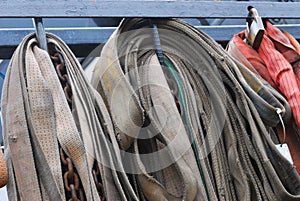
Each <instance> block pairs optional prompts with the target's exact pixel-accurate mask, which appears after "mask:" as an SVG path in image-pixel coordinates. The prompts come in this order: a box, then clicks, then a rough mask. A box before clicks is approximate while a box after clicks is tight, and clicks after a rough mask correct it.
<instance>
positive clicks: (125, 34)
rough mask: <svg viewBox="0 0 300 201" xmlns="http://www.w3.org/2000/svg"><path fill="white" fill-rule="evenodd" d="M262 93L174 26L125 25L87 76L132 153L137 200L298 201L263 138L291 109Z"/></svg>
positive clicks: (232, 64)
mask: <svg viewBox="0 0 300 201" xmlns="http://www.w3.org/2000/svg"><path fill="white" fill-rule="evenodd" d="M152 24H154V25H155V26H157V27H158V30H156V29H155V26H153V25H152ZM157 34H158V35H159V38H158V37H157ZM259 62H261V63H263V62H264V61H263V60H260V61H259ZM116 79H117V80H116ZM265 84H266V81H264V80H263V79H260V78H258V77H257V74H256V72H255V71H253V70H252V72H251V71H250V70H249V69H248V68H247V67H245V65H243V64H241V63H240V62H237V61H236V60H233V59H232V58H231V57H230V56H229V55H228V53H227V52H226V51H225V50H224V49H222V47H220V46H219V45H218V44H217V43H216V42H215V41H213V40H212V39H211V38H210V37H209V36H207V35H206V34H204V33H203V32H201V31H199V30H197V29H196V28H194V27H192V26H190V25H188V24H186V23H184V22H182V21H180V20H176V19H170V20H152V22H150V21H149V20H146V19H126V20H124V21H122V23H121V24H120V26H119V28H118V29H117V30H116V31H115V32H114V34H113V35H112V36H111V38H110V39H109V40H108V42H107V43H106V45H105V46H104V48H103V49H102V52H101V55H100V60H99V62H98V63H97V65H96V66H95V71H94V73H93V77H92V85H93V86H94V87H95V88H96V89H97V91H98V92H99V93H100V94H101V95H102V97H103V99H104V102H105V103H106V105H107V107H108V111H109V113H110V115H111V117H112V121H113V122H114V123H113V124H114V125H115V126H116V127H115V132H116V137H117V139H118V142H119V145H120V147H122V148H123V149H124V150H125V151H127V152H128V153H136V154H138V156H137V157H132V158H130V159H128V160H127V158H126V160H125V161H131V163H132V164H133V165H132V166H134V167H136V168H137V170H136V171H137V172H133V173H129V174H128V175H129V177H130V178H132V183H133V184H134V186H135V192H136V193H137V194H138V196H139V199H141V200H180V199H184V200H249V201H250V200H299V199H300V194H299V193H300V183H299V182H300V180H299V175H298V174H297V172H296V170H295V168H294V166H293V165H291V164H290V163H289V162H288V161H287V160H286V159H285V158H284V157H283V156H282V155H281V154H280V153H279V152H278V151H277V149H276V147H275V144H274V141H273V139H272V134H270V133H269V128H270V127H271V126H277V125H278V124H280V122H281V121H280V118H279V116H278V115H279V114H278V111H279V110H280V115H281V118H282V119H283V121H285V122H288V121H290V119H291V108H290V105H289V103H288V102H287V101H286V99H285V98H284V97H283V96H282V95H281V94H280V93H278V92H277V91H276V90H275V89H274V88H272V87H271V86H270V85H269V86H266V85H265ZM120 85H121V86H120ZM124 92H126V93H128V92H130V93H131V94H130V97H128V94H124ZM118 105H122V106H123V107H119V108H118V110H116V109H115V107H118ZM126 107H127V108H126ZM128 108H132V109H133V110H129V111H132V112H133V113H132V116H131V114H128V113H127V112H128ZM278 109H279V110H278ZM142 112H143V113H142ZM123 115H124V116H123ZM122 116H123V117H122ZM126 116H130V117H131V118H132V119H131V120H130V121H131V122H130V121H129V120H128V119H127V117H126ZM124 118H125V119H127V120H128V121H122V119H124ZM141 122H143V126H142V127H140V123H141ZM128 136H129V137H130V138H129V137H128ZM128 139H130V140H128ZM186 139H188V142H186ZM126 148H127V149H126ZM161 150H167V151H168V154H167V155H166V154H165V153H164V152H161ZM155 154H156V155H155ZM148 156H149V157H148ZM151 156H155V157H154V158H152V160H151ZM170 158H171V161H170ZM172 159H173V160H172ZM149 161H150V162H149ZM167 161H169V162H170V165H171V166H167V165H166V166H164V165H157V163H158V164H165V163H166V162H167ZM132 166H131V167H132ZM172 166H174V167H175V168H172ZM157 168H158V169H157ZM190 173H192V174H193V177H190V175H189V174H190ZM177 175H178V177H177Z"/></svg>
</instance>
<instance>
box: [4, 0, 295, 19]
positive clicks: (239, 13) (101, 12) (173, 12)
mask: <svg viewBox="0 0 300 201" xmlns="http://www.w3.org/2000/svg"><path fill="white" fill-rule="evenodd" d="M249 4H251V5H252V6H254V7H255V8H256V9H257V10H259V13H260V16H261V17H269V18H279V17H280V18H300V12H299V8H300V3H299V2H261V1H259V2H258V1H252V2H240V1H239V2H231V1H207V2H205V1H192V0H190V1H176V0H145V1H142V0H120V1H117V0H110V1H107V0H68V1H63V0H30V1H24V0H2V1H0V17H43V18H44V17H152V18H158V17H176V18H197V17H205V18H244V17H245V13H246V12H247V6H249Z"/></svg>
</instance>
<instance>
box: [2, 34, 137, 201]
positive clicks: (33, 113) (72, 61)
mask: <svg viewBox="0 0 300 201" xmlns="http://www.w3.org/2000/svg"><path fill="white" fill-rule="evenodd" d="M47 40H48V46H49V52H51V51H54V52H56V53H58V54H59V55H60V56H59V57H61V58H62V59H63V61H64V62H63V65H64V66H65V68H66V69H65V71H66V72H65V73H66V74H65V75H64V76H63V77H64V78H65V79H66V80H67V82H68V84H69V85H70V87H71V89H72V92H71V94H72V100H71V104H72V107H71V109H72V112H71V110H70V108H69V104H70V103H69V102H68V101H67V99H66V96H65V92H66V88H65V91H64V90H63V88H62V87H61V81H60V80H59V76H58V75H57V73H56V71H55V67H54V66H53V62H52V60H51V58H50V56H49V54H48V53H47V52H46V51H44V50H41V49H40V48H39V47H38V46H37V41H36V39H35V38H34V35H30V36H28V37H26V38H25V39H24V40H23V42H22V43H21V44H20V45H19V47H18V48H17V50H16V52H15V53H14V55H13V58H12V60H11V63H10V65H9V68H8V72H7V76H6V78H5V85H4V89H3V97H2V111H3V112H2V114H3V119H4V121H3V128H4V143H5V153H6V158H5V159H6V163H7V166H8V169H9V178H10V179H9V183H8V195H9V198H10V199H12V200H20V199H21V200H66V197H67V198H68V197H71V198H72V199H73V200H75V199H77V197H78V198H79V197H81V200H83V199H85V200H101V199H102V200H103V199H105V198H106V199H108V200H126V197H125V191H126V195H128V196H129V197H131V198H132V199H131V198H130V199H129V198H128V199H129V200H134V199H135V200H136V196H135V194H134V192H133V190H132V189H131V186H130V185H129V182H128V179H127V177H126V175H125V174H124V171H121V170H122V164H121V160H120V156H119V155H118V153H117V152H114V151H115V148H116V147H117V146H118V145H117V143H116V140H115V138H114V135H113V131H112V125H111V120H110V117H109V115H108V113H107V112H106V109H105V106H104V103H103V102H102V99H101V97H100V96H99V95H98V93H96V92H95V90H94V89H93V88H92V87H91V86H90V85H89V83H88V82H87V81H86V78H85V76H84V75H83V71H82V69H81V68H80V64H79V63H78V62H77V60H76V58H75V57H74V55H73V54H72V53H71V52H70V50H69V49H68V48H67V46H66V45H65V44H64V43H63V42H62V41H61V40H60V39H58V38H57V37H55V36H53V35H50V34H49V35H47ZM57 68H61V66H60V65H58V66H57ZM67 93H70V92H68V91H67ZM104 125H105V126H104ZM107 141H110V142H111V146H110V147H109V146H108V145H107V143H106V142H107ZM59 147H61V149H62V150H63V152H65V154H66V156H67V157H68V158H69V159H68V160H67V161H68V172H64V170H63V167H62V165H61V164H62V163H61V160H62V156H60V155H61V154H60V153H61V152H60V149H59ZM95 159H96V165H98V167H99V171H100V175H101V177H102V178H103V181H102V184H99V183H98V182H97V183H95V176H94V174H95V172H94V170H93V166H94V163H95ZM70 161H71V162H70ZM72 164H74V167H73V168H72ZM108 165H110V166H108ZM70 166H71V167H70ZM108 167H111V168H108ZM114 167H115V168H114ZM117 168H118V170H120V173H118V174H117V173H116V171H115V170H116V169H117ZM75 173H76V175H77V176H74V178H70V174H72V175H74V174H75ZM101 177H100V178H98V179H101ZM104 179H105V180H104ZM68 180H70V181H73V182H74V184H72V185H71V184H70V185H68V184H67V183H68ZM78 180H79V181H80V182H78ZM120 183H122V187H121V185H120ZM96 184H97V185H98V186H96ZM99 185H103V188H104V189H105V195H104V196H102V195H101V192H100V193H99V194H98V191H97V188H98V187H99ZM78 188H82V189H81V190H82V191H81V192H80V193H79V192H78V191H76V190H78ZM74 189H76V190H74ZM102 190H103V189H102ZM102 193H103V192H102ZM68 199H69V198H68Z"/></svg>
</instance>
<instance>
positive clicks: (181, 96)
mask: <svg viewBox="0 0 300 201" xmlns="http://www.w3.org/2000/svg"><path fill="white" fill-rule="evenodd" d="M164 64H165V65H166V66H167V67H168V69H169V70H170V72H171V74H172V77H173V79H174V80H175V82H176V85H177V87H178V92H179V96H178V101H179V102H181V103H182V106H183V111H184V119H183V121H184V122H185V123H186V124H187V127H188V133H189V136H190V141H191V145H192V149H193V152H194V155H195V157H196V161H197V166H198V169H199V171H200V175H201V179H202V182H203V185H204V188H205V192H206V195H207V198H208V200H209V195H208V190H207V186H206V183H205V178H204V174H203V170H202V167H201V164H200V159H199V153H198V150H197V147H196V143H195V139H194V136H193V134H192V125H191V123H190V122H189V118H188V115H187V114H188V113H187V103H186V99H185V96H184V87H183V85H182V83H181V80H180V77H179V76H178V74H177V72H176V70H175V69H174V67H173V65H172V64H171V63H170V62H169V61H168V60H166V59H164ZM163 67H164V66H163Z"/></svg>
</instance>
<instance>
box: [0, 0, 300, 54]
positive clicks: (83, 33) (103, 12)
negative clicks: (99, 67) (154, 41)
mask: <svg viewBox="0 0 300 201" xmlns="http://www.w3.org/2000/svg"><path fill="white" fill-rule="evenodd" d="M249 5H251V6H254V7H255V8H256V9H257V10H259V14H260V16H261V17H265V18H279V19H300V12H299V10H300V2H261V1H260V2H257V1H249V2H240V1H238V2H237V1H235V2H232V1H175V0H146V1H141V0H121V1H116V0H114V1H106V0H68V1H62V0H30V1H24V0H2V1H0V18H11V17H14V18H88V17H104V18H115V17H148V18H168V17H175V18H198V19H209V18H215V19H220V18H221V19H245V18H246V17H247V12H248V11H247V7H248V6H249ZM66 20H67V19H66ZM278 27H280V28H281V29H283V30H286V31H288V32H289V33H291V34H292V35H293V36H294V37H295V38H296V39H298V40H299V39H300V24H296V25H278ZM197 28H199V29H201V30H203V31H204V32H206V33H207V34H208V35H210V36H211V37H213V38H214V39H215V40H216V41H217V42H219V43H220V44H222V45H223V46H225V45H226V43H227V42H228V40H230V38H231V37H232V36H233V34H234V33H238V32H240V31H241V30H243V29H245V25H237V26H199V27H197ZM45 29H46V32H51V33H54V34H56V35H57V36H59V37H61V38H62V39H63V40H64V41H65V42H66V43H67V44H68V45H69V46H70V48H71V50H72V51H73V52H74V53H75V55H76V56H78V57H85V56H87V54H88V53H89V52H90V51H92V50H93V49H94V48H96V47H97V45H99V44H101V43H104V42H105V41H106V40H107V39H108V38H109V36H110V35H111V33H112V32H113V31H114V30H115V28H111V27H82V28H47V27H45ZM34 31H35V30H34V29H21V28H18V29H1V27H0V36H1V37H0V59H9V58H11V56H12V54H13V51H14V50H15V48H16V47H17V45H18V44H19V43H20V42H21V41H22V39H23V38H24V36H26V35H27V34H29V33H32V32H34Z"/></svg>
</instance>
